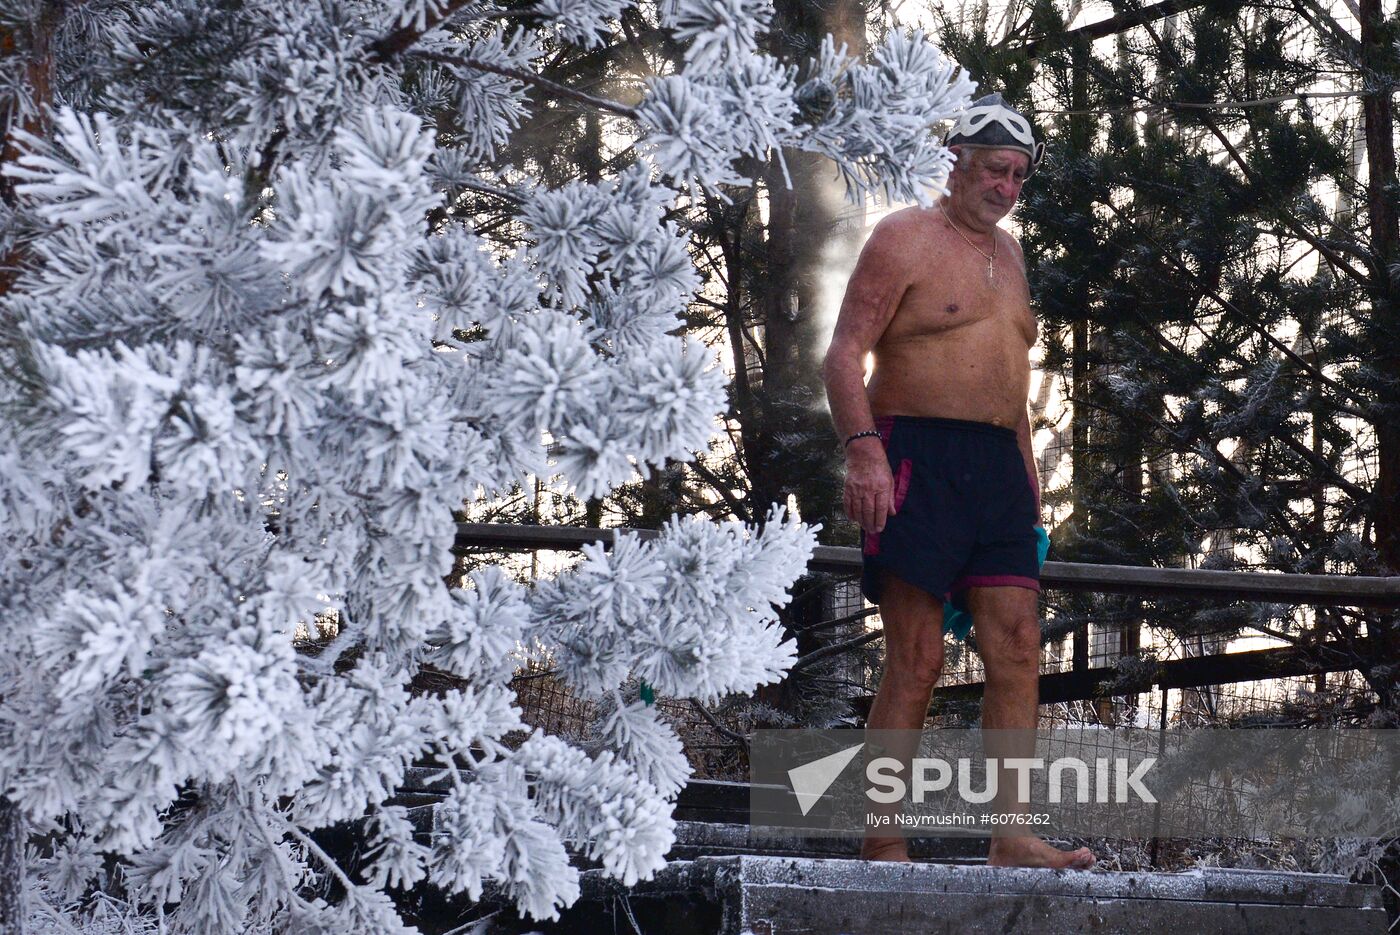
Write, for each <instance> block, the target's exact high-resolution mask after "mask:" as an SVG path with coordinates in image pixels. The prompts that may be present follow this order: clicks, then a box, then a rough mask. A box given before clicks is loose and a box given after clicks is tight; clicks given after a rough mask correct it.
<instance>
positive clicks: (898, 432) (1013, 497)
mask: <svg viewBox="0 0 1400 935" xmlns="http://www.w3.org/2000/svg"><path fill="white" fill-rule="evenodd" d="M875 427H876V428H877V429H878V430H879V432H880V438H881V440H882V441H883V442H884V444H885V453H886V454H887V455H888V456H889V459H890V471H891V472H892V473H893V474H894V502H895V509H896V510H898V512H897V513H896V514H895V515H894V516H891V517H890V518H889V519H888V520H887V521H886V522H885V528H884V530H883V531H882V532H879V533H869V534H867V533H862V535H861V553H862V555H863V556H864V559H865V562H864V573H863V575H862V576H861V592H862V593H863V594H864V595H865V599H866V600H868V601H870V602H871V603H872V604H878V603H880V576H881V572H882V571H886V570H888V571H889V572H891V573H892V574H894V575H896V576H898V577H899V578H901V579H903V580H904V581H907V582H909V583H910V584H912V585H915V586H916V587H919V588H922V589H924V590H925V591H927V592H929V593H930V594H932V595H934V596H935V597H937V598H940V599H942V600H951V601H952V602H953V604H954V605H957V606H962V604H963V602H962V601H961V600H960V598H962V597H963V596H965V594H964V592H966V591H967V589H968V588H976V587H1019V588H1030V589H1031V590H1033V591H1039V590H1040V558H1039V555H1038V554H1037V546H1036V543H1037V538H1038V537H1037V534H1036V532H1035V529H1036V527H1037V526H1039V525H1040V517H1039V516H1037V515H1036V502H1035V491H1034V489H1032V487H1031V478H1030V476H1029V474H1028V473H1027V472H1026V461H1025V458H1024V457H1022V455H1021V449H1020V447H1019V446H1018V445H1017V444H1016V433H1015V432H1013V431H1012V430H1011V429H1008V428H1002V427H1001V426H999V425H991V424H988V423H985V422H964V421H962V420H960V419H934V418H925V417H916V416H888V417H885V418H880V419H876V420H875Z"/></svg>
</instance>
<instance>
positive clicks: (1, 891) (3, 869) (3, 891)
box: [0, 796, 25, 935]
mask: <svg viewBox="0 0 1400 935" xmlns="http://www.w3.org/2000/svg"><path fill="white" fill-rule="evenodd" d="M24 916H25V913H24V820H23V818H22V817H21V816H20V813H19V809H18V808H17V807H15V804H14V803H13V802H11V801H10V800H9V799H7V798H5V797H3V796H0V935H23V932H24Z"/></svg>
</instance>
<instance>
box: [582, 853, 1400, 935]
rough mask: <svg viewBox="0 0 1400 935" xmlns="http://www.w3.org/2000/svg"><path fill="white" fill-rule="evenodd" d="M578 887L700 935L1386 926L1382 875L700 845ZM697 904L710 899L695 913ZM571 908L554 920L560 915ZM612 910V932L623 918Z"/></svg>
mask: <svg viewBox="0 0 1400 935" xmlns="http://www.w3.org/2000/svg"><path fill="white" fill-rule="evenodd" d="M582 885H583V892H582V899H581V901H580V903H581V904H580V905H579V906H577V907H576V908H577V909H578V911H579V912H580V913H589V912H590V911H591V912H592V913H596V912H597V910H598V909H599V908H601V907H603V906H607V905H613V906H617V905H618V904H619V901H620V900H623V899H624V898H625V901H626V903H627V910H626V911H627V912H628V913H629V914H635V915H636V916H637V917H638V918H647V917H650V918H658V911H659V916H660V917H666V916H670V915H671V914H670V913H667V912H665V911H664V910H665V906H666V905H667V904H668V903H669V904H671V905H674V904H675V903H676V902H681V903H684V904H686V905H687V906H688V907H689V911H687V912H686V915H687V916H689V917H690V918H691V919H692V920H694V921H695V922H697V923H699V921H700V918H699V917H700V916H704V917H707V918H708V919H709V920H710V921H709V923H708V925H707V926H705V927H700V926H697V927H695V928H694V929H691V928H690V927H684V931H687V932H689V931H692V930H693V931H695V932H701V931H705V932H707V935H708V933H715V935H742V933H744V932H751V933H753V935H908V933H949V935H952V933H959V935H965V933H982V932H988V933H990V932H996V933H1014V932H1035V933H1040V932H1053V931H1067V932H1105V933H1144V935H1147V933H1151V935H1156V933H1159V932H1162V931H1176V932H1182V931H1189V932H1191V933H1193V935H1197V933H1200V935H1217V933H1218V935H1227V933H1230V935H1233V933H1240V932H1260V933H1270V935H1272V933H1292V932H1297V933H1305V932H1307V933H1311V932H1319V931H1326V932H1329V933H1337V935H1381V933H1384V932H1385V931H1386V917H1385V911H1384V909H1383V907H1382V904H1381V893H1380V890H1379V888H1378V887H1374V886H1361V885H1357V884H1352V883H1349V882H1348V881H1347V880H1346V879H1345V878H1343V877H1339V876H1331V875H1326V874H1306V873H1284V872H1275V871H1257V870H1223V869H1201V870H1191V871H1186V872H1182V873H1124V872H1102V871H1052V870H1032V869H1025V868H1007V867H986V866H980V867H979V866H966V865H962V866H960V865H954V864H944V863H913V864H891V863H871V862H867V861H861V860H843V859H834V858H803V857H776V856H723V857H716V856H710V857H699V858H696V859H695V860H679V861H673V862H672V863H671V864H670V865H668V867H667V868H666V869H665V870H664V871H663V872H662V873H660V874H658V876H657V878H656V879H654V880H650V881H647V882H645V883H639V884H637V885H636V886H634V887H633V888H632V889H631V890H630V891H627V890H624V889H623V888H621V887H620V886H618V885H617V884H616V882H615V881H610V880H607V879H606V878H605V877H603V876H602V875H601V873H599V872H597V871H588V872H586V873H585V874H584V879H583V881H582ZM589 905H591V906H592V907H593V908H592V910H590V909H589V908H588V906H589ZM701 907H704V908H706V909H708V910H711V911H704V912H697V911H696V910H697V909H700V908H701ZM571 913H572V910H571ZM571 913H566V915H565V918H564V919H562V920H561V922H563V923H564V925H565V926H567V925H568V923H569V915H570V914H571ZM671 917H672V918H674V916H671ZM577 918H578V919H579V921H582V918H583V916H582V915H580V916H578V917H577ZM595 918H596V915H595ZM618 921H620V922H622V924H623V928H621V929H619V931H622V930H626V922H625V921H624V920H622V919H621V918H619V919H618ZM643 931H645V932H647V933H648V935H650V930H649V929H647V928H645V927H643ZM667 931H668V932H677V931H681V929H676V928H672V927H671V926H667Z"/></svg>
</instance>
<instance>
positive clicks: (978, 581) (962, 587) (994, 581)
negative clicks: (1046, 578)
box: [950, 575, 1040, 592]
mask: <svg viewBox="0 0 1400 935" xmlns="http://www.w3.org/2000/svg"><path fill="white" fill-rule="evenodd" d="M968 588H1028V589H1029V590H1032V591H1037V592H1038V591H1040V582H1039V581H1037V580H1035V579H1034V578H1027V577H1025V576H1023V575H964V576H963V577H961V578H959V579H958V580H957V581H954V582H953V587H952V588H950V590H952V591H966V590H967V589H968Z"/></svg>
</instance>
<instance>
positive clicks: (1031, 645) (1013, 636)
mask: <svg viewBox="0 0 1400 935" xmlns="http://www.w3.org/2000/svg"><path fill="white" fill-rule="evenodd" d="M978 623H979V624H981V623H982V621H978ZM978 629H979V630H981V633H979V634H978V639H977V643H978V649H979V650H981V653H982V662H983V664H984V665H985V666H986V668H987V675H988V677H996V676H1022V677H1027V678H1029V677H1032V676H1034V677H1038V676H1039V673H1040V620H1039V619H1038V618H1037V617H1036V616H1034V615H1033V614H1013V615H1009V616H1006V617H1003V618H1001V619H997V620H989V621H987V622H986V625H984V626H979V627H978Z"/></svg>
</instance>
